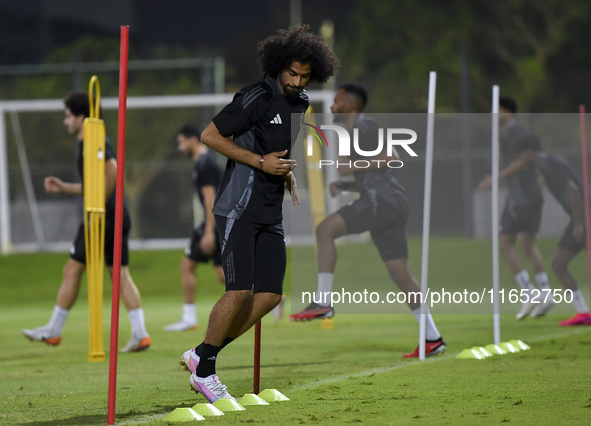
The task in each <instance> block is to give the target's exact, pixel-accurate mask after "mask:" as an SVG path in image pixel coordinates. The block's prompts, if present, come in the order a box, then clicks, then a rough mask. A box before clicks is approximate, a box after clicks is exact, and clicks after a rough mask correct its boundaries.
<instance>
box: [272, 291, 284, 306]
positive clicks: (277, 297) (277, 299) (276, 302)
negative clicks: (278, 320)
mask: <svg viewBox="0 0 591 426" xmlns="http://www.w3.org/2000/svg"><path fill="white" fill-rule="evenodd" d="M282 296H283V295H282V294H276V293H269V305H271V307H272V308H274V307H275V306H277V305H279V302H281V297H282Z"/></svg>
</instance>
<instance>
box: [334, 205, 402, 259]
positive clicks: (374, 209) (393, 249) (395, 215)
mask: <svg viewBox="0 0 591 426" xmlns="http://www.w3.org/2000/svg"><path fill="white" fill-rule="evenodd" d="M338 213H339V214H340V215H341V217H342V218H343V220H344V221H345V224H346V225H347V233H349V234H359V233H361V232H365V231H370V234H371V238H372V240H373V242H374V243H375V245H376V247H377V248H378V251H379V252H380V256H381V258H382V260H383V261H384V262H387V261H388V260H394V259H406V258H408V244H407V240H406V221H407V219H408V201H407V200H406V199H405V198H402V197H397V198H396V199H391V200H387V201H380V200H376V201H372V200H371V199H370V197H369V196H367V195H365V194H363V195H362V196H361V197H360V198H359V199H358V200H355V201H353V202H351V203H349V204H348V205H346V206H345V207H343V208H341V209H340V210H339V211H338Z"/></svg>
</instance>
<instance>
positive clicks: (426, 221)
mask: <svg viewBox="0 0 591 426" xmlns="http://www.w3.org/2000/svg"><path fill="white" fill-rule="evenodd" d="M436 85H437V73H436V72H435V71H431V72H430V73H429V98H428V106H427V150H426V154H425V193H424V197H423V200H424V201H423V253H422V256H421V316H420V319H419V359H420V360H421V361H423V360H424V359H425V346H426V345H425V343H426V342H425V339H426V337H427V301H426V300H425V297H426V296H427V287H428V284H427V282H428V281H427V280H428V273H429V233H430V225H431V180H432V178H431V176H432V172H433V127H434V125H435V89H436Z"/></svg>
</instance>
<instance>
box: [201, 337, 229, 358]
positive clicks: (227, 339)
mask: <svg viewBox="0 0 591 426" xmlns="http://www.w3.org/2000/svg"><path fill="white" fill-rule="evenodd" d="M233 341H234V339H233V338H231V337H226V338H225V339H224V341H223V342H222V346H220V351H221V350H222V349H224V348H225V347H226V346H228V345H229V344H230V343H232V342H233ZM203 345H204V343H200V344H199V346H197V347H196V348H195V353H196V354H197V355H198V356H201V351H202V350H203Z"/></svg>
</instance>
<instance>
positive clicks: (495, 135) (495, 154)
mask: <svg viewBox="0 0 591 426" xmlns="http://www.w3.org/2000/svg"><path fill="white" fill-rule="evenodd" d="M492 112H493V113H492V203H491V204H492V276H493V283H492V285H493V331H494V341H495V345H498V344H499V343H501V310H500V308H501V307H500V306H499V86H493V90H492Z"/></svg>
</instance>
